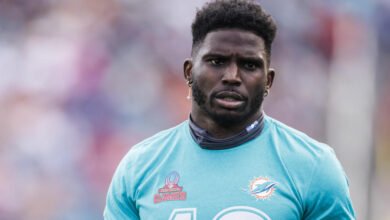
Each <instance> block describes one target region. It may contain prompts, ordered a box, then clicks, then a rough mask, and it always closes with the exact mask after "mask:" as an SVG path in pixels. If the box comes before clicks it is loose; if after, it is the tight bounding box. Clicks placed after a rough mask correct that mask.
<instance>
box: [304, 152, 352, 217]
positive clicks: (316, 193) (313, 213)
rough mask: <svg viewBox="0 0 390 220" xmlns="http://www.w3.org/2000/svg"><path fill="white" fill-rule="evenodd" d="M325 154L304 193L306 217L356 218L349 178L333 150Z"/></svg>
mask: <svg viewBox="0 0 390 220" xmlns="http://www.w3.org/2000/svg"><path fill="white" fill-rule="evenodd" d="M330 151H331V152H329V153H328V154H325V155H323V156H322V157H321V158H320V160H319V162H318V163H317V164H316V167H315V169H314V171H313V175H312V177H311V180H310V182H309V185H308V187H307V189H306V193H305V195H304V208H305V209H304V219H305V220H314V219H316V220H319V219H326V220H331V219H337V220H347V219H348V220H349V219H356V218H355V213H354V211H353V208H352V203H351V199H350V194H349V189H348V187H349V184H348V179H347V177H346V175H345V173H344V170H343V168H342V167H341V164H340V162H339V161H338V160H337V158H336V156H335V154H334V152H333V150H330Z"/></svg>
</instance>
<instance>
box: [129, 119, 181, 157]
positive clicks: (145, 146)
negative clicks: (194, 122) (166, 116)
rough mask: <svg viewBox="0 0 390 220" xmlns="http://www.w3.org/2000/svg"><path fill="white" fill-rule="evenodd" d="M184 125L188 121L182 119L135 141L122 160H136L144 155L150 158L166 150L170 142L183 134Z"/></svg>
mask: <svg viewBox="0 0 390 220" xmlns="http://www.w3.org/2000/svg"><path fill="white" fill-rule="evenodd" d="M186 126H188V122H187V121H184V122H182V123H181V124H179V125H177V126H175V127H172V128H169V129H166V130H163V131H160V132H158V133H156V134H155V135H153V136H151V137H149V138H147V139H145V140H143V141H141V142H139V143H137V144H136V145H134V146H133V147H131V149H130V150H129V152H128V153H127V154H126V155H125V157H124V158H123V160H124V161H126V162H130V161H138V160H140V159H143V158H145V157H147V158H149V159H151V158H153V157H154V155H159V154H161V153H162V151H165V150H167V149H166V148H167V147H169V146H172V145H171V143H172V142H174V141H175V140H177V139H179V138H181V137H182V135H184V134H183V133H184V132H185V131H186Z"/></svg>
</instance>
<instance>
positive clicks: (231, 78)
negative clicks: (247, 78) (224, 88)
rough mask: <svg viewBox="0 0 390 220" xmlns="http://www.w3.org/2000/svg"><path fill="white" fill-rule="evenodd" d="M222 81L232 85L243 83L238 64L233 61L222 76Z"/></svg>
mask: <svg viewBox="0 0 390 220" xmlns="http://www.w3.org/2000/svg"><path fill="white" fill-rule="evenodd" d="M222 83H224V84H230V85H240V84H241V77H240V70H239V68H238V66H237V64H235V63H232V64H231V65H229V66H228V67H227V68H226V69H225V71H224V74H223V77H222Z"/></svg>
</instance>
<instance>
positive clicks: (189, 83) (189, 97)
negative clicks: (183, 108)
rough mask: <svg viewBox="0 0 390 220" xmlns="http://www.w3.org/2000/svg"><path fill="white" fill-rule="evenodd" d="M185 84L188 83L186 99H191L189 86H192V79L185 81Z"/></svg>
mask: <svg viewBox="0 0 390 220" xmlns="http://www.w3.org/2000/svg"><path fill="white" fill-rule="evenodd" d="M187 85H188V87H189V88H188V95H187V99H188V100H191V87H192V81H187Z"/></svg>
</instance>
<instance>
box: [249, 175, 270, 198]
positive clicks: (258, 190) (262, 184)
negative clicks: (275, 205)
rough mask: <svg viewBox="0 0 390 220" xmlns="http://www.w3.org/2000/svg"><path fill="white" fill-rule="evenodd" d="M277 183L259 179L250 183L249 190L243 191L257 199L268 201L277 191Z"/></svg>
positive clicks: (262, 178)
mask: <svg viewBox="0 0 390 220" xmlns="http://www.w3.org/2000/svg"><path fill="white" fill-rule="evenodd" d="M275 186H276V182H273V181H270V180H269V179H268V178H264V177H257V178H255V179H254V180H252V181H251V182H250V185H249V190H248V189H243V191H244V192H246V193H248V194H250V195H252V196H254V197H255V198H256V199H263V200H264V199H267V198H269V197H270V196H271V195H272V193H273V192H274V191H275Z"/></svg>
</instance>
